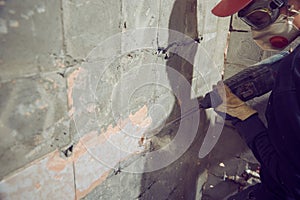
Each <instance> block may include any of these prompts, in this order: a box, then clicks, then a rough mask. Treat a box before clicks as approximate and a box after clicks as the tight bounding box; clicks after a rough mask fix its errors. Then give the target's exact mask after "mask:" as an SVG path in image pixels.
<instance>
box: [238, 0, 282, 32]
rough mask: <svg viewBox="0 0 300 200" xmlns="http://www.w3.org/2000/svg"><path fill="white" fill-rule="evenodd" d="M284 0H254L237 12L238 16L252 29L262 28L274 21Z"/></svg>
mask: <svg viewBox="0 0 300 200" xmlns="http://www.w3.org/2000/svg"><path fill="white" fill-rule="evenodd" d="M284 5H286V0H272V1H270V0H255V1H253V2H252V3H251V4H250V5H248V6H246V7H245V8H244V9H242V10H240V11H239V12H238V17H239V18H240V19H241V20H243V21H244V22H245V23H246V24H248V25H249V26H251V28H252V29H263V28H265V27H267V26H269V25H270V24H272V23H274V22H275V21H276V19H277V18H278V16H279V14H280V8H282V7H283V6H284Z"/></svg>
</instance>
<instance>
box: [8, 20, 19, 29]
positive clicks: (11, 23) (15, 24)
mask: <svg viewBox="0 0 300 200" xmlns="http://www.w3.org/2000/svg"><path fill="white" fill-rule="evenodd" d="M8 24H9V26H10V27H12V28H18V27H19V22H18V21H17V20H9V22H8Z"/></svg>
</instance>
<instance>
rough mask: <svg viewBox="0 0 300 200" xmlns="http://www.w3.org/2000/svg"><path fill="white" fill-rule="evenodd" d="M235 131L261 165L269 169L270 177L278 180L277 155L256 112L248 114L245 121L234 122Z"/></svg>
mask: <svg viewBox="0 0 300 200" xmlns="http://www.w3.org/2000/svg"><path fill="white" fill-rule="evenodd" d="M234 125H235V127H236V129H237V131H238V132H239V134H240V135H241V137H242V138H243V139H244V140H245V142H246V143H247V145H248V146H249V148H250V149H251V150H252V152H253V154H254V156H255V157H256V159H257V160H258V161H259V162H260V163H261V165H263V166H265V167H266V168H268V169H270V170H271V171H269V173H270V175H271V176H272V178H273V179H274V180H276V181H278V182H280V181H279V178H278V173H277V171H278V169H277V167H278V161H279V159H278V156H277V154H276V151H275V149H274V147H273V145H272V144H271V142H270V139H269V136H268V134H267V128H266V127H265V125H264V124H263V122H262V121H261V120H260V119H259V117H258V114H254V115H252V116H250V117H249V118H248V119H246V120H245V121H240V120H239V121H236V122H235V123H234Z"/></svg>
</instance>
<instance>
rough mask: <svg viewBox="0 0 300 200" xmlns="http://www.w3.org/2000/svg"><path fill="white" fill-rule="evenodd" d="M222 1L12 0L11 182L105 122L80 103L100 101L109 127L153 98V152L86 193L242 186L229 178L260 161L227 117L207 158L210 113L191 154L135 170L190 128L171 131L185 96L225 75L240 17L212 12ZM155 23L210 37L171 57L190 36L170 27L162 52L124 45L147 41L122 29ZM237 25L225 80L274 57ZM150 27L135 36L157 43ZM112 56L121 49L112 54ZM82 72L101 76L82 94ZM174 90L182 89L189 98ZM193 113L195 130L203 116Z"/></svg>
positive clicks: (5, 93)
mask: <svg viewBox="0 0 300 200" xmlns="http://www.w3.org/2000/svg"><path fill="white" fill-rule="evenodd" d="M216 2H217V1H214V2H206V1H197V0H168V1H159V0H151V1H147V0H143V1H140V0H134V1H132V0H122V1H80V0H66V1H62V0H61V1H53V2H52V1H51V2H48V1H35V0H26V1H23V2H22V3H20V2H18V1H15V0H12V1H0V42H1V43H0V45H1V48H0V69H1V74H0V138H1V140H0V152H1V154H0V163H1V167H0V180H1V179H5V178H6V177H8V176H10V175H11V174H15V173H16V172H17V171H20V170H22V168H23V167H24V166H26V165H28V164H30V163H32V161H34V160H36V159H38V158H41V157H42V156H44V155H46V154H47V153H49V152H52V151H54V150H55V149H59V150H60V151H61V152H62V158H64V159H65V156H70V155H71V154H72V148H70V149H69V151H65V150H66V149H68V147H71V146H72V145H74V144H76V143H77V142H78V140H79V139H80V138H81V137H82V136H84V135H85V134H86V133H88V132H89V131H90V130H92V129H93V128H95V127H91V126H89V122H90V121H89V120H91V114H90V113H84V114H86V115H80V117H79V119H78V118H77V119H76V118H75V121H74V120H73V118H72V117H74V116H73V114H74V110H73V107H75V108H77V107H76V106H77V105H79V104H81V103H85V104H83V106H84V107H88V106H89V105H94V104H93V103H96V105H97V108H98V110H97V112H96V119H97V120H98V122H99V123H98V124H97V126H98V127H97V128H98V129H99V130H101V131H103V132H104V130H106V129H108V128H109V127H110V126H111V125H116V124H117V122H118V120H119V119H125V118H126V117H128V115H130V114H132V113H135V112H136V111H138V110H139V109H140V108H141V107H142V106H144V105H147V106H148V108H150V109H149V113H148V115H149V116H150V117H151V119H152V120H153V121H152V128H157V127H159V129H153V130H154V131H152V132H151V133H152V136H151V140H152V143H151V146H150V147H149V149H148V151H146V152H144V154H139V155H136V156H134V157H133V159H129V160H125V161H122V162H121V163H120V166H121V167H120V169H119V170H117V171H113V172H111V173H110V174H109V176H108V177H107V178H106V179H105V180H104V182H103V183H102V184H100V185H98V186H97V187H95V189H94V190H93V191H91V192H90V194H88V195H87V196H86V197H85V199H204V200H218V199H223V198H224V197H226V196H228V195H229V194H231V193H233V192H235V191H237V189H238V188H239V187H240V185H239V184H237V183H235V182H234V181H230V180H225V179H224V175H228V176H235V175H241V174H242V173H243V172H244V170H245V169H246V168H247V167H249V166H255V165H256V164H257V161H256V160H255V159H254V158H253V156H252V154H251V152H249V149H248V148H247V147H246V145H245V144H244V143H243V141H242V140H241V138H240V137H239V136H238V134H237V133H236V132H235V130H234V129H233V127H232V126H230V124H225V128H224V129H223V131H222V134H221V138H219V140H218V142H217V144H216V146H215V147H214V149H213V151H212V152H210V154H209V155H207V156H206V157H205V158H203V159H200V158H199V157H198V153H199V149H200V146H201V144H202V141H203V138H204V137H205V134H206V131H207V128H208V124H209V119H208V116H207V115H206V113H205V112H203V111H202V112H201V113H200V119H201V120H200V124H199V128H198V130H197V135H196V137H195V139H194V140H193V143H192V144H191V146H190V147H189V148H188V150H187V151H186V152H185V153H184V154H183V155H182V156H181V157H180V158H179V159H177V160H176V161H175V162H173V163H172V164H171V165H168V166H167V167H165V168H162V169H159V170H157V171H153V172H148V173H142V174H134V173H126V169H128V168H130V166H134V163H135V162H138V161H139V160H143V159H144V157H145V155H146V154H150V153H151V152H152V151H155V150H157V149H160V148H162V147H164V146H165V145H167V144H168V142H170V141H171V140H172V139H173V138H174V137H175V135H176V132H177V130H178V126H179V125H180V124H179V123H175V122H174V123H171V124H170V125H168V126H165V127H160V126H161V124H162V123H164V122H172V120H174V119H178V117H180V116H181V114H182V113H181V110H180V106H179V105H180V103H182V101H184V100H187V101H192V100H194V99H196V98H197V97H200V96H202V95H203V94H204V92H205V91H208V90H210V86H211V85H212V84H213V83H214V82H217V81H218V80H219V79H218V78H220V77H221V76H220V73H221V72H222V71H223V65H224V53H225V45H226V42H227V39H228V38H227V30H228V29H229V18H227V19H218V18H216V17H213V16H211V15H210V9H211V7H212V6H213V4H214V3H216ZM145 27H155V28H161V29H171V30H174V31H178V32H179V33H181V34H184V35H187V36H189V37H191V38H192V39H199V41H198V42H199V44H197V42H192V43H188V44H181V43H180V45H181V46H180V45H177V46H176V45H175V46H174V47H170V49H169V50H168V49H167V50H168V51H166V52H163V53H162V54H159V53H158V51H157V50H158V48H159V47H164V48H166V47H168V45H170V44H172V43H173V42H174V41H177V40H178V41H179V42H181V41H182V39H183V38H182V37H179V38H178V37H177V35H176V34H174V33H172V32H169V34H163V31H158V32H157V35H156V37H154V39H153V41H148V42H149V43H151V44H152V46H151V47H155V48H152V49H136V50H135V51H132V52H126V51H125V52H124V51H123V50H124V49H126V48H128V46H130V45H132V47H134V45H135V43H134V42H132V43H130V42H129V44H128V41H126V37H118V35H117V34H120V33H122V32H125V31H126V30H131V29H136V28H145ZM231 28H232V29H231V33H230V38H229V39H230V41H229V44H228V52H227V56H226V61H225V64H226V65H225V72H224V73H225V74H224V75H225V78H226V77H229V76H231V75H233V74H234V73H236V72H237V71H240V70H242V69H244V68H245V67H247V66H249V65H251V64H254V63H255V62H257V61H259V60H260V59H262V58H263V57H266V56H267V55H269V54H267V53H266V52H262V51H261V50H259V49H258V47H257V46H256V45H255V44H254V43H253V41H251V39H250V38H249V37H250V33H249V32H238V31H236V30H241V29H242V30H244V31H247V30H245V29H246V28H245V26H243V25H242V24H241V23H240V22H239V21H237V20H236V19H235V20H233V24H232V26H231ZM147 34H148V33H147V32H145V33H144V34H143V35H142V37H141V38H134V39H135V40H133V41H135V42H136V43H138V42H137V41H139V39H140V40H142V41H147ZM116 35H117V36H116ZM181 36H182V35H181ZM124 38H125V39H124ZM110 39H112V40H110ZM105 41H113V42H109V43H105ZM129 41H132V40H129ZM196 44H197V45H196ZM97 47H101V48H97ZM203 49H204V50H203ZM249 49H251V53H250V54H249V53H248V52H249ZM176 51H177V52H179V51H182V52H185V53H186V54H187V55H188V56H189V58H190V59H192V60H194V61H195V63H194V65H193V63H189V62H188V61H187V60H185V59H183V58H182V57H180V56H178V55H176ZM203 52H204V53H205V54H203ZM110 53H112V54H114V53H118V54H114V55H117V56H115V57H114V56H113V57H112V58H110V59H109V55H110ZM204 55H205V56H204ZM89 58H92V59H95V58H97V61H99V62H100V63H101V64H99V63H96V64H91V63H89V60H88V59H89ZM108 59H109V60H108ZM149 63H152V64H154V66H153V65H148V64H149ZM207 65H209V66H210V65H212V66H213V67H215V69H216V72H217V73H216V75H215V76H214V75H212V74H209V72H210V73H211V72H213V70H211V71H210V69H209V68H207ZM157 66H159V67H161V68H157ZM84 67H85V68H84ZM80 69H86V70H94V71H93V74H90V76H87V77H86V78H87V79H86V80H84V81H90V82H89V83H93V84H91V85H92V86H91V88H88V87H86V85H84V83H86V82H84V81H83V82H79V86H80V88H79V89H78V88H76V87H77V86H78V85H75V84H74V83H73V82H74V81H76V73H77V72H78V70H80ZM171 69H172V70H176V71H177V72H179V73H180V74H181V75H182V77H184V79H185V80H186V81H187V82H188V83H189V84H191V85H192V86H191V88H192V89H194V90H195V91H196V92H195V94H192V92H191V91H190V90H185V88H183V86H182V85H183V82H181V81H182V80H181V79H180V78H178V77H175V78H174V77H172V76H171V75H170V74H171V72H170V70H171ZM160 76H162V77H168V84H166V85H167V86H168V87H169V88H166V87H161V86H159V85H147V86H143V87H139V84H141V83H142V82H143V81H145V80H158V79H159V77H160ZM131 80H135V81H134V82H130V81H131ZM77 81H78V80H77ZM77 83H78V82H77ZM81 83H82V84H81ZM80 84H81V85H80ZM136 84H137V85H136ZM132 88H133V89H136V90H134V93H130V92H131V91H132ZM171 90H172V91H173V92H176V94H178V96H177V99H176V98H175V97H174V94H172V91H171ZM90 91H92V92H95V93H93V94H91V92H90ZM76 95H78V96H76ZM93 95H95V96H93ZM80 96H85V97H86V99H85V100H86V101H81V100H82V99H80V98H77V97H80ZM70 97H73V98H70ZM95 97H96V98H95ZM93 98H94V99H93ZM95 99H96V102H95ZM88 100H91V101H88ZM127 100H128V102H127ZM257 101H258V102H259V103H260V102H262V100H257ZM127 103H128V104H127ZM262 104H263V103H262ZM260 110H261V111H262V110H263V105H262V108H260ZM76 111H78V110H75V113H76ZM188 120H190V121H189V123H190V124H191V125H192V124H193V121H191V119H188ZM78 127H79V128H78ZM156 130H159V131H158V132H155V131H156ZM78 133H79V134H78ZM186 134H187V135H188V134H189V132H187V133H186ZM178 148H180V145H179V146H178ZM108 151H109V150H108ZM63 154H65V155H63ZM150 164H151V161H149V160H146V161H145V163H144V167H145V166H147V165H150ZM87 167H88V166H87ZM74 174H75V173H74ZM74 179H76V177H75V178H74ZM75 182H76V181H75ZM75 187H76V185H75ZM75 189H76V188H75Z"/></svg>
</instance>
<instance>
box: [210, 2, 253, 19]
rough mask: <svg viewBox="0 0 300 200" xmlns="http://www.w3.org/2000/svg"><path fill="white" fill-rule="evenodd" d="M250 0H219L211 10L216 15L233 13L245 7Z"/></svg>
mask: <svg viewBox="0 0 300 200" xmlns="http://www.w3.org/2000/svg"><path fill="white" fill-rule="evenodd" d="M251 1H252V0H221V1H220V2H219V3H218V4H217V5H216V6H215V7H214V8H213V9H212V10H211V12H212V13H213V14H214V15H216V16H218V17H227V16H230V15H233V14H234V13H236V12H238V11H239V10H241V9H243V8H245V7H246V6H247V5H248V4H249V3H250V2H251Z"/></svg>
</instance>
